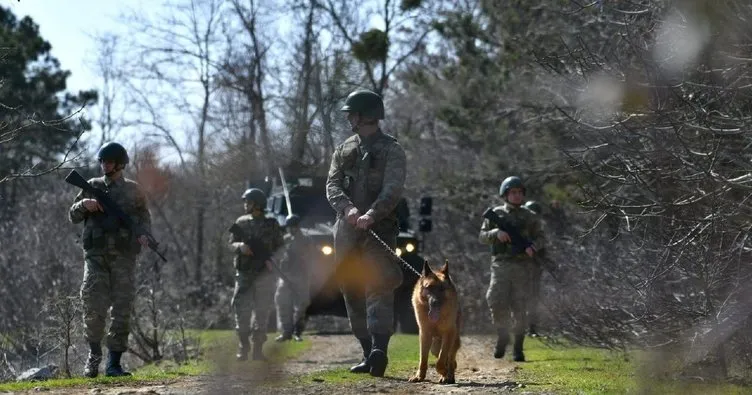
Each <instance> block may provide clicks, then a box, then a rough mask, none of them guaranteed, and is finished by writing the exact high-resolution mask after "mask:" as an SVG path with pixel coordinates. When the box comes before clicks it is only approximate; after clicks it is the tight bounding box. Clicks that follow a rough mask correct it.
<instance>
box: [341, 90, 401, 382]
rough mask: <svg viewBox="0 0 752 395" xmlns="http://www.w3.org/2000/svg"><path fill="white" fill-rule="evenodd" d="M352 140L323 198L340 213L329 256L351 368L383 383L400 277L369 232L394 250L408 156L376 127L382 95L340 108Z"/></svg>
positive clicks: (362, 93) (358, 96) (366, 95)
mask: <svg viewBox="0 0 752 395" xmlns="http://www.w3.org/2000/svg"><path fill="white" fill-rule="evenodd" d="M342 111H345V112H347V119H348V121H349V122H350V126H351V128H352V131H353V132H354V133H355V134H354V135H353V136H351V137H350V138H348V139H347V140H345V142H344V143H342V144H341V145H339V146H338V147H337V149H336V150H335V151H334V154H333V156H332V162H331V166H330V168H329V177H328V179H327V198H328V200H329V203H330V204H331V206H332V207H333V208H334V211H335V212H336V213H337V222H336V224H335V231H334V251H335V254H336V256H335V261H336V262H337V265H338V266H337V272H336V275H337V278H338V281H339V283H340V287H341V290H342V293H343V294H344V297H345V304H346V306H347V315H348V318H349V319H350V327H351V329H352V331H353V334H354V335H355V337H356V338H357V339H358V341H359V342H360V345H361V347H362V348H363V356H364V358H363V361H362V362H361V363H360V364H358V365H356V366H354V367H352V368H351V369H350V371H351V372H353V373H370V374H371V375H372V376H375V377H382V376H383V375H384V371H385V370H386V366H387V363H388V358H387V348H388V345H389V339H390V337H391V335H392V333H393V331H394V329H393V328H394V290H395V289H396V288H397V287H399V285H400V284H401V283H402V270H401V269H400V266H399V265H398V264H397V263H396V262H395V261H394V257H393V256H392V255H391V254H390V253H389V252H388V251H386V249H385V248H384V246H383V245H381V244H380V243H379V242H378V241H377V240H376V239H375V238H374V237H373V236H371V235H370V234H369V232H368V230H373V231H374V232H375V233H376V234H377V235H378V236H379V237H380V238H381V239H382V240H383V241H384V242H385V243H386V244H387V245H388V246H389V247H390V248H392V249H394V247H395V245H396V242H397V234H398V233H399V228H398V222H397V216H396V213H395V208H396V207H397V203H398V202H399V200H400V198H401V196H402V191H403V189H404V183H405V172H406V159H405V151H404V150H403V149H402V147H401V146H400V145H399V143H397V141H396V140H395V139H394V138H393V137H392V136H389V135H387V134H384V133H383V132H382V131H381V129H380V128H379V120H380V119H384V103H383V101H382V100H381V96H379V95H378V94H376V93H374V92H372V91H368V90H357V91H355V92H353V93H351V94H350V95H349V96H348V97H347V99H346V101H345V105H344V106H343V107H342Z"/></svg>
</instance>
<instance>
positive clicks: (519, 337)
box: [479, 176, 544, 361]
mask: <svg viewBox="0 0 752 395" xmlns="http://www.w3.org/2000/svg"><path fill="white" fill-rule="evenodd" d="M499 194H500V195H501V196H502V198H504V200H505V203H504V204H503V205H501V206H498V207H494V208H493V211H494V212H496V214H498V215H499V217H501V218H502V220H504V221H505V222H506V223H507V224H509V225H511V226H514V227H515V228H516V229H517V230H518V231H519V232H520V234H521V235H522V237H525V238H526V239H528V240H530V241H531V242H532V243H533V245H532V246H530V247H527V248H525V250H524V251H520V250H519V249H518V248H515V246H512V245H511V238H510V237H509V234H508V233H507V232H505V231H503V230H501V229H499V228H497V227H496V226H495V225H493V224H492V223H491V222H490V221H489V220H488V219H485V220H484V221H483V225H482V226H481V230H480V236H479V238H480V241H481V242H482V243H485V244H490V245H491V252H492V255H493V257H492V260H491V284H490V285H489V287H488V292H487V293H486V301H487V302H488V307H489V308H490V310H491V318H492V319H493V323H494V326H495V327H496V330H497V334H498V338H497V341H496V349H495V350H494V357H495V358H503V357H504V353H505V352H506V347H507V344H508V343H509V330H510V327H511V330H512V334H513V335H514V348H513V349H514V360H515V361H524V360H525V355H524V353H523V352H522V346H523V342H524V340H525V328H526V326H527V325H526V310H527V306H526V303H527V301H528V298H529V294H530V285H529V284H530V272H531V270H532V268H533V265H534V263H533V257H534V256H535V254H536V250H540V249H541V248H542V247H543V245H544V243H543V242H544V239H543V232H542V230H541V225H540V220H539V219H538V216H537V215H536V214H535V213H533V212H532V211H530V210H529V209H527V208H525V207H524V206H522V202H523V199H524V197H525V187H524V185H523V184H522V180H521V179H520V178H519V177H516V176H513V177H507V178H506V179H505V180H504V181H503V182H502V183H501V188H500V189H499Z"/></svg>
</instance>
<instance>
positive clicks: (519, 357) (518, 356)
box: [512, 333, 525, 362]
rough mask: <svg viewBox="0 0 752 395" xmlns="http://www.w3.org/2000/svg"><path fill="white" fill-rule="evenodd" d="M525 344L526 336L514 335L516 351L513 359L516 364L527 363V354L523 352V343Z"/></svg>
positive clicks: (522, 334)
mask: <svg viewBox="0 0 752 395" xmlns="http://www.w3.org/2000/svg"><path fill="white" fill-rule="evenodd" d="M524 342H525V334H524V333H521V334H519V335H514V351H513V355H512V357H513V358H512V359H514V361H515V362H525V353H523V352H522V343H524Z"/></svg>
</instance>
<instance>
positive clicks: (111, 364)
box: [105, 351, 131, 377]
mask: <svg viewBox="0 0 752 395" xmlns="http://www.w3.org/2000/svg"><path fill="white" fill-rule="evenodd" d="M121 356H123V353H122V352H121V351H110V354H109V355H108V358H107V370H106V371H105V376H107V377H121V376H130V375H131V374H130V372H126V371H125V370H123V367H122V366H120V357H121Z"/></svg>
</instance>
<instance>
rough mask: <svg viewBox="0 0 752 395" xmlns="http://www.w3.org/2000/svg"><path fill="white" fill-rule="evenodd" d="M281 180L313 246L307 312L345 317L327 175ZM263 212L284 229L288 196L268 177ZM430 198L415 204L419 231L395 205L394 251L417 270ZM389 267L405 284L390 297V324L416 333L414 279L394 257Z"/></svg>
mask: <svg viewBox="0 0 752 395" xmlns="http://www.w3.org/2000/svg"><path fill="white" fill-rule="evenodd" d="M285 182H286V184H287V189H288V193H289V199H290V202H289V203H290V206H291V207H292V212H293V213H294V214H297V215H299V216H300V218H301V225H300V226H301V230H302V231H303V233H305V234H306V235H308V236H309V237H310V238H311V239H313V241H314V243H315V244H316V246H317V254H316V256H312V257H311V260H310V264H311V265H312V270H311V276H312V277H311V305H310V306H309V308H308V310H307V312H306V314H307V315H308V316H311V315H335V316H341V317H347V310H346V309H345V302H344V298H343V297H342V293H341V292H340V290H339V287H338V286H337V284H336V282H335V281H334V278H333V275H334V270H335V267H334V238H333V226H334V222H335V213H334V210H333V209H332V207H331V206H330V205H329V202H328V201H327V200H326V177H294V176H286V177H285ZM266 189H267V196H268V199H269V200H268V204H267V210H268V213H267V215H268V216H271V217H273V218H275V219H277V221H278V222H279V224H280V225H281V226H285V221H286V218H287V216H288V209H287V206H288V204H287V201H286V199H287V197H286V196H285V191H284V187H283V185H282V183H281V181H280V179H279V178H276V177H274V178H271V179H269V178H267V181H266ZM431 209H432V199H431V198H430V197H424V198H422V199H421V202H420V217H421V218H420V220H419V226H418V228H419V229H418V232H416V231H415V230H413V229H412V227H411V224H410V210H409V207H408V204H407V201H406V200H405V199H404V198H403V199H402V200H401V201H400V203H399V205H398V207H397V217H398V220H399V226H400V232H399V235H398V237H397V248H396V251H395V252H396V253H397V254H398V255H399V256H400V257H401V258H402V259H404V260H405V261H406V262H407V263H408V264H409V265H410V266H412V267H413V268H415V269H416V270H417V271H418V272H420V270H421V269H422V267H423V258H422V257H421V255H420V251H421V247H422V244H421V241H422V240H423V237H419V235H420V236H424V234H425V233H426V232H430V231H431V219H430V214H431ZM394 264H395V265H400V267H402V271H403V274H404V276H403V278H404V281H403V283H402V285H401V286H400V287H399V288H398V289H397V290H396V293H395V326H396V328H395V329H397V330H400V331H402V332H404V333H418V327H417V324H416V322H415V315H414V313H413V309H412V303H411V297H412V290H413V286H414V285H415V283H416V281H417V279H418V278H417V276H416V275H415V273H413V272H412V271H411V270H409V269H407V268H405V267H404V265H403V264H401V263H400V262H399V259H397V258H396V257H395V258H394Z"/></svg>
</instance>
